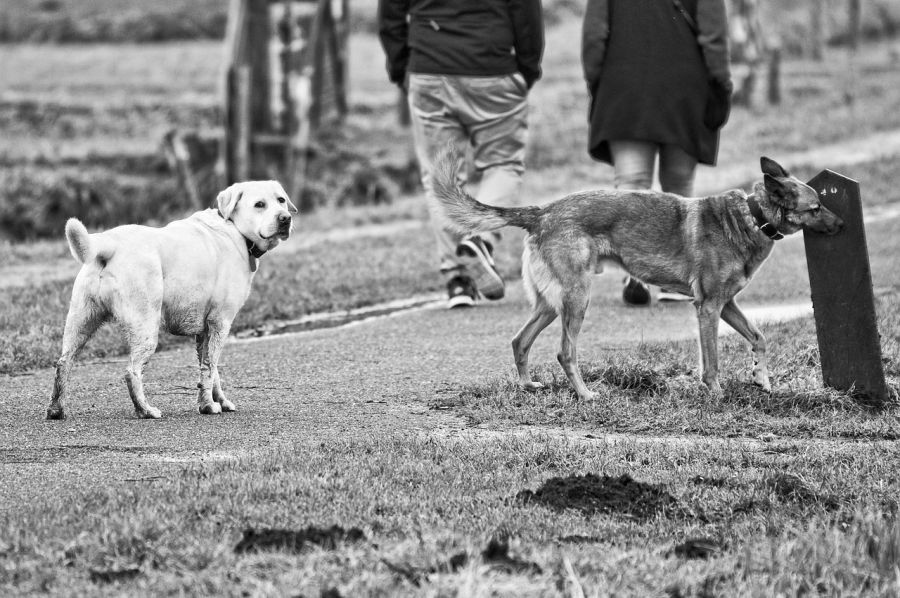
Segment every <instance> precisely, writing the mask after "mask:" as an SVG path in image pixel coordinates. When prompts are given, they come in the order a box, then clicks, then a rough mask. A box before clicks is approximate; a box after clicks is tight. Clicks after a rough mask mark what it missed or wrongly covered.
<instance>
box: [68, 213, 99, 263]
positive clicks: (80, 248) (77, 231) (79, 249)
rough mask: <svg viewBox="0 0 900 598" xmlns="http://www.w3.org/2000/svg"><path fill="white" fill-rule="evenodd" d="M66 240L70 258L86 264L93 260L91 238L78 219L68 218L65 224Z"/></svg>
mask: <svg viewBox="0 0 900 598" xmlns="http://www.w3.org/2000/svg"><path fill="white" fill-rule="evenodd" d="M66 240H67V241H68V242H69V251H71V252H72V257H74V258H75V259H76V260H78V261H79V262H80V263H82V264H86V263H88V262H89V261H90V260H92V259H93V258H94V255H95V253H94V249H93V247H91V236H90V235H89V234H88V231H87V229H86V228H85V227H84V225H83V224H82V223H81V220H79V219H78V218H69V220H68V221H67V222H66Z"/></svg>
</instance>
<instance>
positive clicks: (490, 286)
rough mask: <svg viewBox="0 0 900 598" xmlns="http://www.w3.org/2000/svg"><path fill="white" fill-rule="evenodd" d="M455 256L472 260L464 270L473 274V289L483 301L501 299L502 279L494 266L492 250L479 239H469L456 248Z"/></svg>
mask: <svg viewBox="0 0 900 598" xmlns="http://www.w3.org/2000/svg"><path fill="white" fill-rule="evenodd" d="M456 255H458V256H460V257H469V258H473V259H474V260H475V261H474V263H473V264H466V268H467V269H468V270H469V271H470V272H472V273H473V274H474V277H475V287H476V288H477V289H478V291H479V292H480V293H481V294H482V295H484V298H485V299H490V300H491V301H496V300H497V299H502V298H503V294H504V292H505V290H506V289H505V286H504V284H503V279H502V278H500V273H499V272H497V268H496V267H495V266H494V256H493V248H492V247H491V245H490V244H489V243H486V242H485V241H484V240H483V239H481V238H480V237H470V238H468V239H466V240H465V241H463V242H462V243H460V244H459V245H458V246H457V247H456Z"/></svg>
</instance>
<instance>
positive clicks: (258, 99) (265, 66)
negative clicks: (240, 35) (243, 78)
mask: <svg viewBox="0 0 900 598" xmlns="http://www.w3.org/2000/svg"><path fill="white" fill-rule="evenodd" d="M246 18H247V24H246V27H247V44H246V46H245V53H246V61H245V64H247V66H249V67H250V83H251V85H252V87H251V89H253V93H252V94H250V124H251V127H252V130H253V132H264V131H265V132H268V131H271V130H272V116H271V115H272V102H271V100H270V98H271V93H272V91H271V89H270V85H271V79H270V76H269V42H270V41H271V36H272V27H271V23H270V18H269V0H247V17H246Z"/></svg>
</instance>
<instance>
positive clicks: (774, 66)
mask: <svg viewBox="0 0 900 598" xmlns="http://www.w3.org/2000/svg"><path fill="white" fill-rule="evenodd" d="M768 80H769V85H768V99H769V103H770V104H773V105H777V104H780V103H781V47H780V46H775V47H774V48H772V51H771V52H770V54H769V76H768Z"/></svg>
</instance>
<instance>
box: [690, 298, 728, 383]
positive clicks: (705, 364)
mask: <svg viewBox="0 0 900 598" xmlns="http://www.w3.org/2000/svg"><path fill="white" fill-rule="evenodd" d="M694 296H695V297H696V296H697V295H696V293H695V295H694ZM695 305H696V308H697V321H698V323H699V325H700V367H701V369H702V371H703V375H702V379H703V383H704V384H706V386H707V387H708V388H709V392H710V393H711V394H712V395H713V396H715V397H717V398H721V397H722V396H723V394H724V393H723V392H722V387H721V386H720V385H719V317H720V316H721V313H722V308H721V306H719V305H718V304H717V303H715V302H713V301H708V300H707V301H700V302H698V303H696V304H695Z"/></svg>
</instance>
